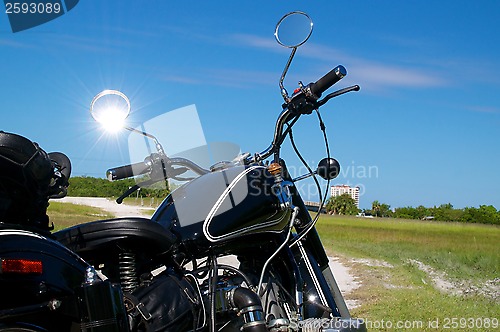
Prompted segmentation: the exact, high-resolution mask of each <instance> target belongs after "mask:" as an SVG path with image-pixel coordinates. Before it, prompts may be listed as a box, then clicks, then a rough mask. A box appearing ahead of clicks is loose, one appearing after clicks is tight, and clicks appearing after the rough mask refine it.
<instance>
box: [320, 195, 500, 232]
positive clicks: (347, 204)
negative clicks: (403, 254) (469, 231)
mask: <svg viewBox="0 0 500 332" xmlns="http://www.w3.org/2000/svg"><path fill="white" fill-rule="evenodd" d="M325 209H326V211H327V212H328V213H330V214H338V215H357V214H360V213H361V214H362V215H364V216H373V217H380V218H383V217H392V218H401V219H420V220H436V221H452V222H466V223H481V224H493V225H500V210H497V209H496V208H495V207H494V206H493V205H481V206H479V208H476V207H466V208H463V209H455V208H454V207H453V205H452V204H450V203H448V204H441V205H440V206H434V207H425V206H422V205H420V206H417V207H412V206H406V207H400V208H395V209H391V206H390V205H388V204H385V203H380V202H379V201H374V202H373V203H372V208H371V209H365V210H360V209H358V208H357V207H356V202H355V201H354V199H353V198H352V197H351V196H350V195H349V194H343V195H340V196H334V197H333V196H332V197H330V199H329V200H328V201H327V203H326V205H325Z"/></svg>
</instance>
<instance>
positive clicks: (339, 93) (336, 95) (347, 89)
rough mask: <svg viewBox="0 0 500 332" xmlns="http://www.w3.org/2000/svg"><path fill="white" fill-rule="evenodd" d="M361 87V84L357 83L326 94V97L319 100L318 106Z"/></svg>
mask: <svg viewBox="0 0 500 332" xmlns="http://www.w3.org/2000/svg"><path fill="white" fill-rule="evenodd" d="M359 89H360V87H359V85H357V84H356V85H353V86H349V87H347V88H343V89H340V90H337V91H335V92H332V93H330V94H328V95H326V96H325V98H323V99H321V100H318V101H317V104H318V107H320V106H323V105H324V104H326V102H327V101H329V100H330V99H332V98H335V97H338V96H340V95H343V94H344V93H347V92H351V91H359Z"/></svg>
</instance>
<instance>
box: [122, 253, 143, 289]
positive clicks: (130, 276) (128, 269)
mask: <svg viewBox="0 0 500 332" xmlns="http://www.w3.org/2000/svg"><path fill="white" fill-rule="evenodd" d="M118 270H119V271H120V284H121V286H122V290H123V291H124V292H125V293H132V292H133V291H134V290H135V289H136V288H137V287H138V286H139V282H138V278H137V271H136V268H135V253H133V252H122V253H120V254H119V255H118Z"/></svg>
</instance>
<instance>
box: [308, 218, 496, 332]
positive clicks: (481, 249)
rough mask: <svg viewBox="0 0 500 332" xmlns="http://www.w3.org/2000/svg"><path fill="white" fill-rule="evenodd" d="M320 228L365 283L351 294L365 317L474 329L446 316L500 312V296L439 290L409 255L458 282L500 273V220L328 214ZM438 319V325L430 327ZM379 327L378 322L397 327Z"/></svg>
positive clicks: (326, 242) (331, 249) (485, 315)
mask: <svg viewBox="0 0 500 332" xmlns="http://www.w3.org/2000/svg"><path fill="white" fill-rule="evenodd" d="M317 228H318V232H319V233H320V236H321V239H322V241H323V244H324V245H325V247H326V248H327V251H328V252H329V254H332V255H337V256H341V257H342V258H343V260H344V262H346V263H347V264H350V265H351V267H352V269H353V272H354V274H355V275H358V276H360V278H361V279H362V287H360V288H359V289H358V290H356V291H354V292H353V294H352V297H354V298H355V299H359V300H360V302H361V303H362V305H361V306H360V307H359V308H357V309H355V310H354V311H353V314H354V315H356V316H358V317H362V318H365V319H367V320H370V321H372V322H378V323H380V320H382V319H384V320H386V321H390V322H392V323H395V322H398V321H404V322H413V321H415V322H421V323H422V324H423V326H418V328H413V329H401V330H404V331H410V330H414V331H421V330H429V331H449V330H462V331H471V330H475V329H471V328H465V329H460V328H458V329H445V328H444V323H445V322H446V320H447V319H450V318H467V319H469V318H475V319H477V318H479V319H483V318H496V319H500V303H499V302H498V301H499V300H498V298H496V300H495V299H492V298H491V297H485V296H482V295H480V294H477V293H472V294H468V295H451V294H447V293H444V292H442V291H439V290H437V289H436V288H435V286H434V285H433V283H432V280H431V278H430V277H429V275H427V273H425V272H423V271H421V270H419V269H418V267H417V266H416V265H415V264H412V263H410V262H409V260H410V259H412V260H418V261H420V262H422V263H424V264H426V265H428V266H431V267H432V268H433V269H434V270H435V271H437V272H438V273H443V275H444V276H445V277H446V279H448V280H450V281H451V282H453V283H457V284H464V283H465V284H471V285H482V284H483V283H484V282H486V281H488V280H493V279H495V278H498V277H500V272H499V268H500V253H499V244H500V227H498V226H489V225H477V224H463V223H442V222H425V221H415V220H399V219H380V218H378V219H364V218H354V217H332V216H326V215H325V216H322V217H321V218H320V221H319V222H318V225H317ZM353 258H355V259H354V260H353ZM356 259H370V260H380V261H384V262H387V263H389V264H391V265H392V267H387V266H367V265H366V264H362V263H356ZM353 261H354V263H353ZM349 262H350V263H349ZM497 286H498V283H497ZM436 320H439V328H438V329H433V328H430V327H429V325H428V324H430V322H434V323H435V322H436ZM372 327H373V326H372ZM375 327H379V328H373V329H372V330H374V331H385V330H398V329H395V328H394V327H393V329H388V328H387V326H375ZM493 330H495V329H482V330H481V331H493Z"/></svg>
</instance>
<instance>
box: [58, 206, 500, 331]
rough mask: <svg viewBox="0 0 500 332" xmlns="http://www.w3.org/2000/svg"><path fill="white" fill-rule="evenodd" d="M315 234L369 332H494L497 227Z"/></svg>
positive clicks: (78, 210)
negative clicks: (351, 283)
mask: <svg viewBox="0 0 500 332" xmlns="http://www.w3.org/2000/svg"><path fill="white" fill-rule="evenodd" d="M129 200H131V202H126V203H128V204H134V203H136V202H135V200H134V199H129ZM48 213H49V216H50V218H51V221H53V222H54V224H55V226H56V230H58V229H62V228H65V227H69V226H72V225H74V224H78V223H82V222H88V221H93V220H97V219H104V218H111V217H113V216H111V215H109V214H106V213H105V212H103V211H102V210H100V209H96V208H91V207H87V206H81V205H73V204H69V203H57V202H52V203H51V205H50V207H49V210H48ZM317 228H318V232H319V233H320V236H321V239H322V241H323V244H324V245H325V247H326V248H327V251H328V253H329V255H332V256H336V257H340V260H341V261H342V262H343V263H344V264H346V265H348V266H349V267H350V268H351V269H352V274H353V275H355V276H356V277H357V278H358V280H360V281H361V287H359V288H358V289H356V290H355V291H353V292H352V293H351V294H349V296H348V297H349V298H351V299H355V300H358V302H359V303H360V306H359V307H357V308H355V309H354V310H352V314H353V316H356V317H360V318H364V319H365V320H366V321H367V324H368V327H370V329H369V330H370V331H499V330H500V328H494V326H495V325H494V324H495V322H496V324H498V320H499V319H500V298H499V287H500V271H499V269H500V227H498V226H489V225H477V224H457V223H440V222H429V221H415V220H400V219H385V218H378V219H363V218H354V217H332V216H327V215H323V216H322V217H321V218H320V220H319V222H318V225H317ZM439 282H441V285H440V284H439ZM496 326H498V325H496ZM479 327H482V328H479Z"/></svg>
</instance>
